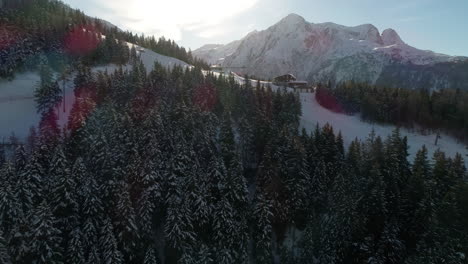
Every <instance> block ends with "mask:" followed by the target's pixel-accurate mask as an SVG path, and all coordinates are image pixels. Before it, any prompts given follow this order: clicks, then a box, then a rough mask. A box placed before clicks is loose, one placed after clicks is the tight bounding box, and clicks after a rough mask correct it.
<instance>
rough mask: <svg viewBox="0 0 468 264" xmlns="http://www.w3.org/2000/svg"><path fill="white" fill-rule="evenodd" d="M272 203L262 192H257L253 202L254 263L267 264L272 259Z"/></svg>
mask: <svg viewBox="0 0 468 264" xmlns="http://www.w3.org/2000/svg"><path fill="white" fill-rule="evenodd" d="M271 207H272V204H271V201H269V200H268V199H267V198H266V197H265V196H264V195H263V194H261V193H259V194H258V196H257V199H256V202H255V208H254V210H253V215H254V218H255V223H256V225H255V233H254V234H255V235H254V237H255V251H254V252H255V259H256V263H265V264H269V263H271V262H272V260H273V252H272V249H273V248H272V235H273V228H272V224H271V220H272V218H273V212H272V208H271Z"/></svg>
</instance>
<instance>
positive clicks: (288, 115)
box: [0, 63, 468, 263]
mask: <svg viewBox="0 0 468 264" xmlns="http://www.w3.org/2000/svg"><path fill="white" fill-rule="evenodd" d="M42 76H45V77H46V76H48V75H47V74H46V73H44V74H43V75H42ZM43 83H44V84H47V83H48V80H43ZM74 84H75V96H76V101H75V104H74V106H73V110H72V113H71V114H70V118H69V122H68V125H67V129H65V131H64V132H61V130H60V129H59V127H58V125H57V123H56V119H54V118H50V116H48V115H47V114H44V115H43V118H42V121H41V126H40V127H39V131H38V135H36V136H35V135H34V134H33V135H31V136H30V140H29V142H30V143H28V144H27V145H26V146H25V147H24V148H19V149H18V150H17V151H16V153H15V155H14V158H13V159H11V160H10V161H3V164H2V165H1V170H0V182H1V185H0V188H1V189H0V219H1V220H0V223H1V224H0V262H1V263H466V259H465V258H464V254H467V253H468V244H467V242H468V239H467V235H468V223H467V222H466V219H468V218H467V217H466V216H467V214H468V208H467V207H466V204H467V203H466V201H467V199H468V185H467V183H466V182H465V179H466V178H464V177H466V171H465V168H464V166H463V164H464V163H463V159H462V157H461V156H460V155H457V156H456V157H455V158H453V159H452V158H447V157H445V155H444V154H443V153H441V152H438V153H436V155H435V156H434V157H433V158H432V159H431V158H429V157H427V152H426V150H425V149H422V150H421V151H420V152H419V153H418V155H417V157H416V160H415V161H414V162H413V163H412V164H410V162H409V161H408V160H407V156H408V153H407V148H408V146H407V142H406V138H402V137H401V136H400V135H399V132H398V130H396V131H395V132H394V133H393V135H392V136H391V137H389V138H388V139H386V140H383V139H381V138H379V137H376V136H374V135H370V136H369V138H368V140H366V141H364V142H359V141H355V142H353V143H352V144H351V145H350V147H349V149H347V150H346V151H345V149H344V146H343V139H342V137H341V135H340V134H338V135H336V134H335V133H334V131H333V128H332V127H330V126H328V125H327V126H324V127H323V128H320V127H317V128H316V130H315V131H314V132H313V133H307V132H305V131H303V132H302V133H299V131H298V130H299V117H300V114H301V106H300V102H299V98H298V97H297V95H295V94H293V93H287V92H285V91H272V90H271V88H269V87H266V88H264V87H261V86H260V84H259V83H257V84H251V83H247V84H246V85H243V86H240V85H239V84H238V83H237V82H236V81H235V80H234V79H233V78H224V77H215V76H211V75H208V76H204V75H203V74H202V72H201V70H200V69H199V68H197V69H194V70H188V69H187V70H183V69H182V68H178V67H175V68H174V69H173V70H172V71H168V70H166V69H165V68H163V67H161V66H160V65H155V69H154V70H153V71H151V72H150V73H147V72H146V70H145V68H144V66H143V65H142V64H141V63H135V64H134V67H133V69H132V70H131V71H123V70H118V71H116V72H115V73H113V74H111V75H109V74H107V73H98V74H91V71H90V69H89V68H87V67H85V66H82V67H80V69H78V73H77V75H76V77H75V80H74ZM252 86H255V87H252ZM52 90H53V89H52ZM53 94H54V93H44V94H41V95H38V98H41V102H44V103H43V104H41V105H42V109H43V113H53V111H52V112H51V111H47V108H50V107H53V104H52V103H50V102H53V101H54V100H55V97H54V96H49V95H53ZM48 102H49V103H48Z"/></svg>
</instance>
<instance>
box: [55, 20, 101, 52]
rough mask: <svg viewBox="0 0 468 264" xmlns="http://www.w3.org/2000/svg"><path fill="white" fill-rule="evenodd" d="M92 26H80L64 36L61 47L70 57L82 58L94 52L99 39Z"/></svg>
mask: <svg viewBox="0 0 468 264" xmlns="http://www.w3.org/2000/svg"><path fill="white" fill-rule="evenodd" d="M98 36H99V33H98V32H97V31H96V29H95V28H94V26H89V25H82V26H77V27H75V28H73V29H72V30H71V31H70V32H68V34H67V35H66V36H65V38H64V41H63V45H64V48H65V51H67V52H68V53H69V54H71V55H77V56H83V55H87V54H89V53H90V52H92V51H94V50H95V49H96V48H97V46H98V45H99V43H100V42H101V39H100V38H99V37H98Z"/></svg>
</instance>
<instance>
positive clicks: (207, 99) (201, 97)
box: [193, 84, 218, 111]
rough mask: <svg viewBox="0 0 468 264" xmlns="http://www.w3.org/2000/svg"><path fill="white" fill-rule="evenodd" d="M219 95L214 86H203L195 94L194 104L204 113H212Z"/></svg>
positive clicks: (197, 88)
mask: <svg viewBox="0 0 468 264" xmlns="http://www.w3.org/2000/svg"><path fill="white" fill-rule="evenodd" d="M217 98H218V94H217V92H216V88H215V87H214V86H213V85H212V84H202V85H200V86H198V87H196V88H195V90H194V92H193V104H194V105H196V106H198V107H200V109H201V110H202V111H212V110H213V108H214V106H215V104H216V100H217Z"/></svg>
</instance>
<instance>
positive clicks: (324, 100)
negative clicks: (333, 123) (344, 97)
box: [315, 88, 344, 113]
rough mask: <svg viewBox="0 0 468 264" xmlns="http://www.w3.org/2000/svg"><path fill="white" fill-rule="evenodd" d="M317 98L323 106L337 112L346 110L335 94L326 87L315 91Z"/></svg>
mask: <svg viewBox="0 0 468 264" xmlns="http://www.w3.org/2000/svg"><path fill="white" fill-rule="evenodd" d="M315 98H316V99H317V102H318V103H319V104H320V105H321V106H323V107H325V108H327V109H328V110H331V111H333V112H337V113H343V112H344V111H343V110H344V109H343V107H342V106H341V104H340V102H339V101H338V100H337V99H336V97H335V96H334V95H332V94H331V93H330V92H328V91H327V90H326V89H320V88H319V89H317V92H316V93H315Z"/></svg>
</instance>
